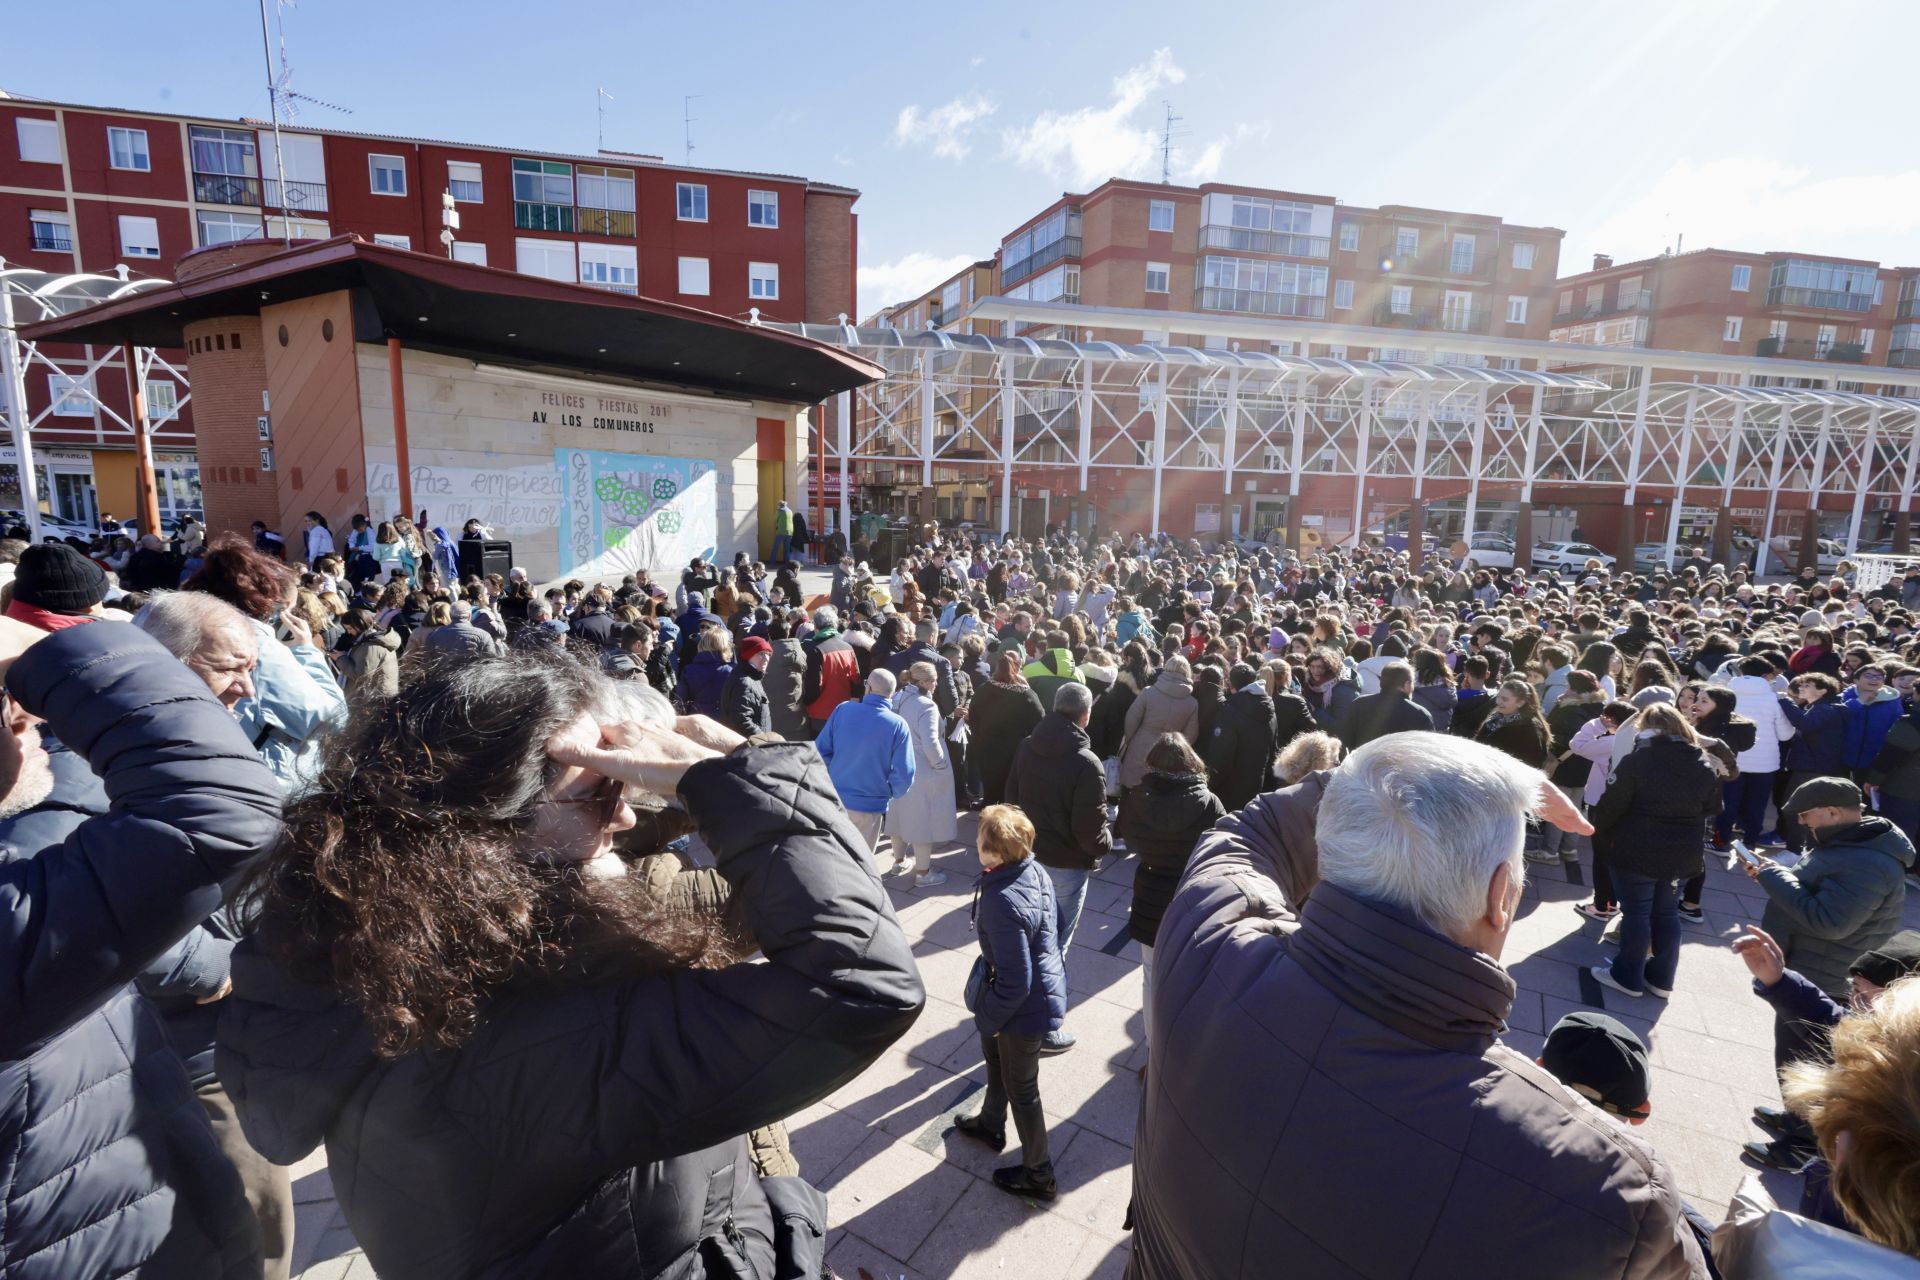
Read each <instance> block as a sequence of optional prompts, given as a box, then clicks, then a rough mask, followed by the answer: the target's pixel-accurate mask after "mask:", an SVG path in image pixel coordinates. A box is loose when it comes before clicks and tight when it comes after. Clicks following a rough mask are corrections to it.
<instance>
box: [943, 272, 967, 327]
mask: <svg viewBox="0 0 1920 1280" xmlns="http://www.w3.org/2000/svg"><path fill="white" fill-rule="evenodd" d="M972 284H973V276H972V274H971V273H969V274H968V275H967V276H966V277H965V278H963V279H959V280H949V281H947V283H946V285H945V287H943V288H942V289H941V290H940V320H941V322H942V323H943V324H952V323H953V322H954V321H955V320H957V319H959V317H960V312H961V311H962V310H964V309H965V308H966V305H967V304H968V303H969V302H972V301H973V299H972V298H971V297H970V296H969V294H970V293H971V286H972Z"/></svg>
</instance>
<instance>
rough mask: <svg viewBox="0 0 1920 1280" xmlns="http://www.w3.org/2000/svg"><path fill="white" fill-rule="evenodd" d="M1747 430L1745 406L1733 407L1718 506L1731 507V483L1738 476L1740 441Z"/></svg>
mask: <svg viewBox="0 0 1920 1280" xmlns="http://www.w3.org/2000/svg"><path fill="white" fill-rule="evenodd" d="M1746 430H1747V406H1746V405H1745V404H1736V405H1734V406H1733V426H1732V428H1731V431H1730V434H1729V436H1728V438H1727V473H1726V475H1724V476H1722V477H1721V484H1720V505H1721V506H1723V507H1731V506H1733V481H1734V477H1736V476H1738V475H1739V474H1740V440H1741V437H1742V436H1743V435H1745V434H1746Z"/></svg>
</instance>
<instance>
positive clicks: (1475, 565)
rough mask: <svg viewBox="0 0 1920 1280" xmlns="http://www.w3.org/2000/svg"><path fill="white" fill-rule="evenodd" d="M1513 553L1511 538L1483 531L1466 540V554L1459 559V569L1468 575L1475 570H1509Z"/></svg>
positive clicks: (1502, 534)
mask: <svg viewBox="0 0 1920 1280" xmlns="http://www.w3.org/2000/svg"><path fill="white" fill-rule="evenodd" d="M1513 552H1514V546H1513V539H1512V538H1509V537H1508V536H1507V535H1506V534H1504V533H1491V532H1487V531H1484V530H1483V531H1481V532H1480V533H1476V534H1474V535H1473V536H1472V537H1471V538H1468V539H1467V554H1466V555H1465V556H1463V557H1461V560H1460V567H1461V568H1462V569H1465V570H1466V571H1467V572H1469V573H1471V572H1473V571H1474V570H1475V569H1511V568H1513Z"/></svg>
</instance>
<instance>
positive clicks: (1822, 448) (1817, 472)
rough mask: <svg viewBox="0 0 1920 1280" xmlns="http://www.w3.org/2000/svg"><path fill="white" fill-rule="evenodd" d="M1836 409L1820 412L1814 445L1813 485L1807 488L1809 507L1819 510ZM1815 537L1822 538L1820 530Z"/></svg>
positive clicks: (1828, 408)
mask: <svg viewBox="0 0 1920 1280" xmlns="http://www.w3.org/2000/svg"><path fill="white" fill-rule="evenodd" d="M1833 414H1834V407H1833V406H1832V405H1828V406H1827V407H1826V408H1825V409H1822V410H1821V411H1820V434H1819V436H1817V437H1816V438H1815V439H1814V443H1813V483H1812V484H1810V485H1808V486H1807V505H1808V507H1809V509H1812V510H1818V509H1819V506H1820V486H1821V485H1823V484H1825V483H1826V482H1827V442H1828V441H1829V440H1830V439H1832V437H1833ZM1814 536H1815V537H1816V538H1817V537H1819V536H1820V533H1819V530H1817V529H1816V530H1815V531H1814Z"/></svg>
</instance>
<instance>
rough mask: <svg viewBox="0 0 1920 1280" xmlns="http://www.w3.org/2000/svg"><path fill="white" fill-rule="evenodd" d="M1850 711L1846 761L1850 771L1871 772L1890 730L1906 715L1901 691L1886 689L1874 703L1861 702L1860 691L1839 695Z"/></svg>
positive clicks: (1905, 705) (1852, 690)
mask: <svg viewBox="0 0 1920 1280" xmlns="http://www.w3.org/2000/svg"><path fill="white" fill-rule="evenodd" d="M1840 705H1841V706H1843V707H1845V708H1846V709H1847V738H1846V741H1847V745H1846V750H1845V756H1844V758H1845V760H1846V765H1847V768H1849V769H1870V768H1872V767H1873V760H1874V757H1875V756H1877V755H1879V754H1880V748H1881V747H1883V746H1885V745H1886V742H1887V730H1889V729H1891V728H1893V726H1894V722H1895V721H1897V720H1899V719H1900V717H1901V716H1903V715H1905V714H1906V712H1907V704H1906V703H1905V702H1902V701H1901V699H1900V691H1899V690H1897V689H1895V688H1892V687H1891V686H1887V687H1883V688H1882V689H1881V690H1880V692H1879V694H1878V695H1877V696H1876V697H1875V698H1874V700H1873V701H1872V702H1862V701H1860V691H1859V690H1858V689H1849V690H1847V691H1846V692H1845V693H1843V694H1841V695H1840Z"/></svg>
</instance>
